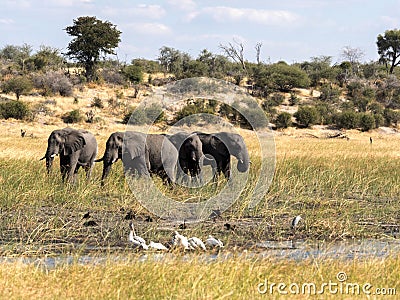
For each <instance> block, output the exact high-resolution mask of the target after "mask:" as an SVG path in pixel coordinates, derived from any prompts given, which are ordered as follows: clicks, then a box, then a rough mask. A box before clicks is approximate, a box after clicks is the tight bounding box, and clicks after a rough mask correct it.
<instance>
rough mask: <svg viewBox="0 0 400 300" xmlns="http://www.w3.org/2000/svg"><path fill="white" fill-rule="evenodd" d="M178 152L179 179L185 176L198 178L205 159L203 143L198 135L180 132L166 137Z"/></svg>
mask: <svg viewBox="0 0 400 300" xmlns="http://www.w3.org/2000/svg"><path fill="white" fill-rule="evenodd" d="M165 136H166V137H168V139H169V140H170V141H171V142H172V144H173V145H174V146H175V148H176V149H177V150H178V162H179V166H178V168H177V178H179V177H181V176H183V174H186V175H189V174H190V176H191V177H193V178H198V176H199V175H200V172H201V165H202V161H203V159H204V154H203V150H202V147H203V145H202V143H201V141H200V138H199V137H198V136H197V134H196V133H187V132H178V133H175V134H173V135H165Z"/></svg>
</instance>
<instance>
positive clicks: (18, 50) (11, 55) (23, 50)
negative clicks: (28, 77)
mask: <svg viewBox="0 0 400 300" xmlns="http://www.w3.org/2000/svg"><path fill="white" fill-rule="evenodd" d="M31 52H32V46H30V45H28V44H23V45H22V46H13V45H6V46H5V47H4V48H3V49H2V50H1V51H0V58H2V59H5V60H8V61H11V62H13V63H15V64H16V65H17V66H19V67H20V69H21V70H22V71H25V66H26V61H27V60H28V59H29V58H30V56H31Z"/></svg>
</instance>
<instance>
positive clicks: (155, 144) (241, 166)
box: [41, 128, 250, 185]
mask: <svg viewBox="0 0 400 300" xmlns="http://www.w3.org/2000/svg"><path fill="white" fill-rule="evenodd" d="M97 149H98V148H97V141H96V138H95V137H94V135H93V134H92V133H90V132H89V131H86V130H76V129H72V128H64V129H59V130H54V131H53V132H52V133H51V134H50V136H49V138H48V145H47V150H46V154H45V156H44V157H43V158H42V159H41V160H43V159H46V168H47V172H48V173H50V170H51V167H52V164H53V161H54V158H55V156H57V155H59V156H60V171H61V175H62V179H63V181H64V180H69V181H74V180H75V177H76V174H77V173H78V170H79V168H80V167H83V169H84V170H85V171H86V177H87V179H89V178H90V175H91V171H92V169H93V166H94V163H95V162H103V173H102V177H101V182H102V185H103V184H104V182H105V180H106V178H107V176H108V174H109V172H110V170H111V167H112V165H113V164H114V163H115V162H116V161H117V160H118V159H121V160H122V161H123V165H124V170H125V172H129V173H131V174H134V175H138V176H150V175H158V176H160V177H161V178H162V180H163V181H164V182H165V183H168V184H173V183H175V182H176V180H177V179H179V178H182V180H185V181H186V182H187V181H188V180H194V181H200V182H201V181H202V176H201V172H202V168H203V166H206V165H211V167H212V170H213V174H214V180H216V178H217V177H218V175H220V174H221V173H222V174H224V176H225V177H226V178H229V177H230V161H231V155H233V156H235V157H236V158H237V161H238V162H237V169H238V171H239V172H246V171H248V169H249V166H250V158H249V153H248V151H247V148H246V144H245V142H244V140H243V137H242V136H241V135H239V134H237V133H230V132H218V133H210V134H208V133H202V132H192V133H187V132H179V133H176V134H172V135H169V134H144V133H141V132H135V131H126V132H114V133H112V134H111V135H110V137H109V138H108V140H107V142H106V149H105V152H104V155H103V157H101V158H99V159H97V160H96V156H97Z"/></svg>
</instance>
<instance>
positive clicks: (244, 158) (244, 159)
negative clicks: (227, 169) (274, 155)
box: [235, 151, 250, 173]
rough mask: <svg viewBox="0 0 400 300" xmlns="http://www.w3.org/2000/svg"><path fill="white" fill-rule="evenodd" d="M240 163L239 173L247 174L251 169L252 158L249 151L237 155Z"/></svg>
mask: <svg viewBox="0 0 400 300" xmlns="http://www.w3.org/2000/svg"><path fill="white" fill-rule="evenodd" d="M235 156H236V158H237V160H238V163H237V169H238V171H239V172H241V173H244V172H247V170H248V169H249V167H250V157H249V154H248V153H247V151H245V152H244V151H242V152H240V153H238V155H235Z"/></svg>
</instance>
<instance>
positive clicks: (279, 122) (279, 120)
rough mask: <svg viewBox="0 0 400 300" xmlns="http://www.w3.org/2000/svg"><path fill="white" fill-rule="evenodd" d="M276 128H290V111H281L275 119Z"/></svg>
mask: <svg viewBox="0 0 400 300" xmlns="http://www.w3.org/2000/svg"><path fill="white" fill-rule="evenodd" d="M275 125H276V128H288V127H290V126H292V115H291V114H290V113H288V112H281V113H280V114H279V115H278V116H277V117H276V120H275Z"/></svg>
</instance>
